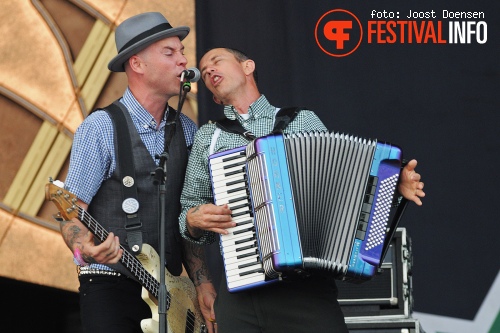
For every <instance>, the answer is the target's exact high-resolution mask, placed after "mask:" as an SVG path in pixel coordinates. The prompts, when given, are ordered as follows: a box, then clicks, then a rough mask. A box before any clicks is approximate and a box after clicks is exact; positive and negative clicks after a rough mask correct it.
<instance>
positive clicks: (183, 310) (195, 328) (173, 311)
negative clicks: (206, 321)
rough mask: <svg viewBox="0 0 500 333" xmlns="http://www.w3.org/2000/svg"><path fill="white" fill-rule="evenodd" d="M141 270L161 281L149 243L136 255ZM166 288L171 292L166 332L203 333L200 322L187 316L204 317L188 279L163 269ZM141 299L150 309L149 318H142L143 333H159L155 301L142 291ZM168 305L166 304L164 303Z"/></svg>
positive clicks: (154, 254) (153, 251)
mask: <svg viewBox="0 0 500 333" xmlns="http://www.w3.org/2000/svg"><path fill="white" fill-rule="evenodd" d="M137 259H139V261H140V262H141V263H142V265H143V266H144V268H145V269H146V270H147V271H148V272H149V273H150V274H151V275H152V276H153V277H155V278H156V279H157V280H158V281H160V258H159V256H158V253H157V252H156V251H155V249H153V248H152V247H151V246H150V245H148V244H143V245H142V252H141V254H139V255H138V256H137ZM165 285H166V286H167V290H168V292H169V293H170V299H171V300H170V307H169V308H168V309H167V322H166V325H167V331H168V332H172V333H184V332H203V328H202V325H201V322H200V321H195V322H193V320H192V318H190V313H192V314H194V316H196V318H203V316H202V315H201V312H200V310H199V306H198V299H197V298H196V290H195V288H194V285H193V283H192V282H191V280H190V279H189V278H187V277H185V276H174V275H172V274H170V272H168V270H167V269H165ZM142 299H143V300H144V301H145V302H146V303H147V304H148V305H149V307H150V308H151V313H152V315H153V317H152V318H148V319H144V320H142V322H141V328H142V331H143V332H144V333H157V332H158V331H159V320H160V316H159V314H158V300H157V299H156V298H155V297H154V296H153V295H151V293H150V292H148V291H147V290H146V289H145V288H142ZM167 305H168V304H167Z"/></svg>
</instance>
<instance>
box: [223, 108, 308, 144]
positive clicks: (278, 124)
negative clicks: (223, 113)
mask: <svg viewBox="0 0 500 333" xmlns="http://www.w3.org/2000/svg"><path fill="white" fill-rule="evenodd" d="M302 110H306V108H305V107H295V106H291V107H285V108H281V109H279V111H278V112H276V116H275V120H274V128H273V130H272V131H271V133H273V134H274V133H281V132H283V130H284V129H285V128H286V127H287V126H288V124H289V123H290V122H292V121H293V120H294V119H295V117H296V116H297V114H298V113H299V112H300V111H302ZM215 124H216V126H217V127H218V128H220V129H221V130H224V131H226V132H229V133H234V134H241V135H243V136H244V137H245V138H247V139H249V140H253V139H255V136H254V135H253V133H252V132H250V131H247V130H246V129H245V128H244V127H243V126H242V125H241V124H240V122H239V121H238V120H236V119H234V120H231V119H228V118H226V117H224V118H222V119H219V120H217V121H216V122H215Z"/></svg>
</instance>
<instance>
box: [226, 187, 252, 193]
mask: <svg viewBox="0 0 500 333" xmlns="http://www.w3.org/2000/svg"><path fill="white" fill-rule="evenodd" d="M242 190H247V187H246V186H241V187H238V188H233V189H232V190H229V191H227V194H230V193H234V192H239V191H242Z"/></svg>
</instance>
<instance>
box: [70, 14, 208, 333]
mask: <svg viewBox="0 0 500 333" xmlns="http://www.w3.org/2000/svg"><path fill="white" fill-rule="evenodd" d="M189 30H190V29H189V28H188V27H185V26H180V27H172V26H171V25H170V23H169V22H168V21H167V19H166V18H165V17H164V16H163V15H162V14H161V13H158V12H148V13H142V14H139V15H135V16H133V17H130V18H128V19H127V20H125V21H123V22H122V23H121V24H120V25H119V26H118V27H117V29H116V34H115V41H116V47H117V50H118V54H117V55H116V56H115V57H114V58H113V59H112V60H111V61H110V62H109V64H108V68H109V70H111V71H113V72H125V73H126V75H127V80H128V87H127V89H126V90H125V92H124V94H123V96H122V97H121V98H120V99H118V100H117V101H115V102H114V103H112V104H111V105H109V106H107V107H106V108H103V109H98V110H95V111H94V112H92V113H91V114H90V115H89V116H88V117H87V118H86V119H85V120H84V121H83V122H82V124H81V125H80V126H79V128H78V129H77V131H76V133H75V136H74V141H73V147H72V151H71V158H70V166H69V171H68V176H67V178H66V182H65V187H66V189H67V190H68V191H69V192H71V193H73V194H74V195H75V196H76V197H77V198H78V203H79V205H80V206H81V207H82V208H83V210H85V211H86V212H88V213H89V216H92V218H91V221H94V220H95V221H98V223H99V224H100V225H102V227H103V229H104V230H106V231H108V232H109V234H108V235H107V236H106V237H102V238H99V237H96V236H98V235H97V234H96V232H95V230H94V229H93V228H92V226H89V223H88V222H89V221H88V220H89V218H88V217H87V215H84V216H83V217H81V220H80V219H76V218H73V219H72V220H70V221H65V222H64V223H63V224H62V225H61V233H62V235H63V238H64V240H65V242H66V244H67V245H68V247H69V248H70V249H71V251H72V252H73V253H74V260H75V263H76V264H77V265H78V272H79V281H80V289H79V291H80V308H81V318H82V325H83V328H84V331H85V332H92V333H96V332H107V333H109V332H122V333H123V332H142V330H143V329H144V325H153V324H155V323H156V322H152V321H144V320H143V319H146V318H151V317H152V309H153V308H154V307H153V306H152V307H151V308H150V307H149V306H148V304H150V301H152V300H147V299H145V300H146V301H148V302H145V300H143V299H142V298H141V290H142V287H147V286H146V285H145V284H146V283H144V280H146V282H148V281H147V279H145V278H144V274H143V273H144V272H142V271H141V269H142V267H139V268H135V269H131V267H130V266H131V263H130V260H127V258H132V259H135V255H138V254H140V253H141V249H142V250H148V249H149V248H150V247H152V249H153V250H155V252H156V253H159V248H160V246H159V238H160V237H159V236H160V230H164V231H165V232H164V236H165V243H164V244H165V251H164V256H165V261H166V268H167V274H168V275H169V276H170V275H172V277H173V278H172V279H174V278H176V277H177V276H179V275H180V274H181V273H182V268H183V265H184V267H185V268H186V271H187V273H188V274H189V276H190V278H191V280H192V281H193V283H194V286H195V288H196V292H197V295H198V296H197V300H196V296H194V300H195V303H197V302H198V301H199V305H200V309H201V313H202V315H200V316H199V317H201V318H198V317H195V318H194V319H193V318H191V317H189V316H192V314H191V313H190V312H191V310H190V309H189V310H187V311H180V314H179V312H176V313H175V314H172V315H169V314H168V312H167V320H168V325H170V326H169V327H171V325H172V324H171V323H170V321H171V320H178V319H180V318H183V317H182V316H183V315H184V316H188V317H189V320H185V321H184V322H181V323H180V324H179V325H195V327H196V325H199V326H200V327H203V326H204V325H205V324H210V325H207V326H208V332H213V325H212V324H211V320H212V319H213V318H214V313H213V302H214V299H215V289H214V287H213V286H212V283H211V281H210V277H209V275H208V270H207V268H206V266H205V264H204V260H203V255H204V253H203V247H200V246H196V245H193V244H192V243H190V242H186V241H184V240H183V238H182V237H181V235H180V233H179V225H178V220H177V218H178V215H179V213H180V194H181V190H182V186H183V181H184V173H185V169H186V164H187V159H188V154H189V151H190V147H191V145H192V144H193V138H194V134H195V132H196V130H197V127H196V125H195V123H194V122H193V121H192V120H190V119H189V118H188V117H187V116H185V115H183V114H179V113H178V112H177V111H176V110H175V109H173V108H172V107H170V106H169V105H168V100H169V99H170V98H171V97H172V96H176V95H178V94H179V91H180V87H181V84H182V82H181V78H183V77H184V76H183V75H182V73H183V72H184V71H185V70H186V64H187V60H186V57H185V56H184V46H183V44H182V40H183V39H184V38H185V37H186V36H187V35H188V33H189ZM184 73H185V72H184ZM165 151H167V152H168V158H166V159H161V162H162V163H160V158H159V156H167V155H166V154H164V152H165ZM160 164H161V165H160ZM159 168H160V169H162V168H163V170H166V173H165V177H164V179H165V182H164V187H160V186H158V182H157V181H156V182H155V181H154V177H153V176H152V175H154V174H155V173H156V171H157V170H158V169H159ZM162 188H164V189H165V191H163V195H162V190H161V189H162ZM162 200H164V201H163V202H162ZM159 203H161V204H159ZM163 203H164V206H163ZM162 207H164V208H165V209H162ZM161 213H164V214H163V216H160V215H162V214H161ZM162 221H164V223H162ZM160 224H162V225H161V227H162V228H160ZM145 252H146V251H145ZM150 252H151V253H154V251H150ZM127 255H129V256H130V257H127ZM139 258H141V257H139ZM150 259H153V258H150ZM158 263H159V262H158ZM146 273H148V272H146ZM146 277H147V274H146ZM174 281H175V283H177V280H174ZM180 281H181V280H179V283H180ZM155 283H156V281H155ZM155 286H156V284H155ZM177 287H178V286H176V288H177ZM153 289H154V288H153ZM167 289H169V288H168V286H167ZM179 289H182V288H180V287H179ZM145 290H149V289H147V288H145ZM169 290H170V289H169ZM149 291H150V290H149ZM181 294H182V293H181ZM178 295H179V294H178V293H176V297H177V296H178ZM150 296H151V294H150ZM184 296H185V295H182V297H184ZM168 301H169V304H170V308H173V307H182V306H183V304H182V302H181V301H179V299H175V298H174V296H173V295H172V294H169V299H168ZM151 303H152V302H151ZM153 312H154V311H153ZM195 314H196V313H195ZM198 314H199V312H198ZM153 317H154V316H153ZM200 320H201V323H200ZM181 321H182V320H181ZM145 323H147V324H145ZM141 325H143V328H142V329H141ZM172 327H173V326H172ZM172 330H173V331H174V333H175V332H176V329H172ZM180 331H182V332H184V331H194V330H193V327H189V328H186V329H184V328H182V329H181V330H180ZM169 332H170V330H169Z"/></svg>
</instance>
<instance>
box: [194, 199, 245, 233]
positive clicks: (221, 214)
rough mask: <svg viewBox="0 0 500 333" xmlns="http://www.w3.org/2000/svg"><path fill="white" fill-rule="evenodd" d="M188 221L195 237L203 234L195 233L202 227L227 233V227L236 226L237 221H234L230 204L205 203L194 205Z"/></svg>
mask: <svg viewBox="0 0 500 333" xmlns="http://www.w3.org/2000/svg"><path fill="white" fill-rule="evenodd" d="M186 222H187V224H188V229H189V232H190V233H191V235H192V236H193V237H197V236H201V235H195V234H194V233H196V230H200V229H202V230H208V231H213V232H216V233H219V234H224V235H226V234H227V233H228V232H227V230H226V229H227V228H232V227H234V226H236V223H235V222H233V221H232V217H231V210H230V209H229V207H228V205H222V206H216V205H214V204H204V205H200V206H197V207H193V208H191V209H190V210H189V211H188V213H187V216H186Z"/></svg>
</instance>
